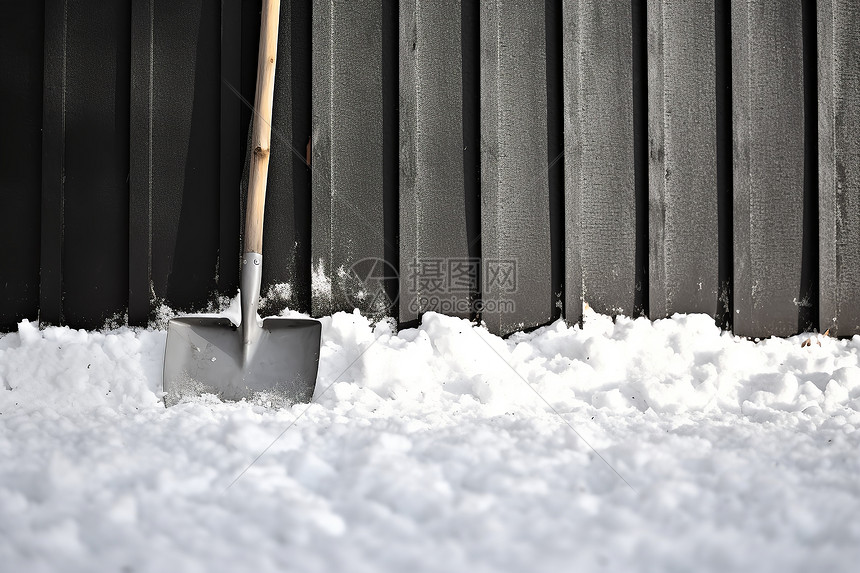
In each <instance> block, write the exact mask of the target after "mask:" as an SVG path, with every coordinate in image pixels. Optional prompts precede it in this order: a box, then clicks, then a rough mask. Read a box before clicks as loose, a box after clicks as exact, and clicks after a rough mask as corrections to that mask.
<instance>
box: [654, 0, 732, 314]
mask: <svg viewBox="0 0 860 573" xmlns="http://www.w3.org/2000/svg"><path fill="white" fill-rule="evenodd" d="M648 8H649V10H648V67H649V74H648V78H649V83H648V134H649V137H648V139H649V182H650V186H649V188H650V202H649V217H650V232H649V242H650V250H649V252H650V257H649V269H650V274H649V309H650V316H651V318H662V317H665V316H669V315H670V314H673V313H676V312H704V313H707V314H710V315H712V316H715V315H716V313H717V307H718V298H719V295H720V292H719V290H720V284H719V248H718V246H719V228H718V219H719V218H718V191H717V149H716V146H717V137H716V125H717V124H716V93H715V87H716V86H715V79H714V78H715V56H714V50H715V34H716V31H715V13H714V8H715V3H714V1H713V0H691V1H688V2H682V3H661V2H654V3H652V4H650V5H649V7H648Z"/></svg>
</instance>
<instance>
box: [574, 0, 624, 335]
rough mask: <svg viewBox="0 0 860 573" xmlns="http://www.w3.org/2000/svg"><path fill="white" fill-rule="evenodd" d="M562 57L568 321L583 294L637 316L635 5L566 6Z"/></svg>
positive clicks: (607, 309)
mask: <svg viewBox="0 0 860 573" xmlns="http://www.w3.org/2000/svg"><path fill="white" fill-rule="evenodd" d="M564 53H565V56H564V78H565V82H564V83H565V113H564V115H565V130H564V131H565V145H564V148H565V213H566V216H565V217H566V230H565V236H566V251H567V254H566V267H565V269H566V270H565V274H566V281H565V292H566V299H567V302H566V305H565V308H566V309H567V310H566V312H567V319H568V320H571V321H573V320H577V318H578V316H579V314H578V312H577V311H578V307H577V305H581V302H580V296H582V297H584V299H585V301H586V302H587V303H588V304H589V305H590V306H591V307H592V308H593V309H595V310H596V311H598V312H602V313H606V314H611V315H616V314H633V312H634V306H635V300H636V283H637V277H636V190H635V168H634V145H633V64H632V62H633V54H632V13H631V3H630V2H621V1H611V2H605V1H597V0H583V1H577V2H570V3H566V4H565V5H564ZM580 289H581V290H580ZM579 308H581V306H580V307H579Z"/></svg>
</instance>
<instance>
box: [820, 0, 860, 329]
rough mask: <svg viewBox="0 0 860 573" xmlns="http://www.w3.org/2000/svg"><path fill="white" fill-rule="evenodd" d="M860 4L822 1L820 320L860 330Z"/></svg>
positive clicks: (827, 325)
mask: <svg viewBox="0 0 860 573" xmlns="http://www.w3.org/2000/svg"><path fill="white" fill-rule="evenodd" d="M858 30H860V5H858V4H857V3H856V2H854V1H851V0H821V1H820V2H819V3H818V82H819V84H818V85H819V91H818V101H819V106H820V107H819V123H818V125H819V133H818V136H819V140H818V141H819V148H818V151H819V158H820V159H819V161H820V162H819V199H820V211H819V212H820V253H821V267H820V269H821V274H820V276H821V279H820V304H821V309H820V322H819V328H820V329H821V330H822V331H823V330H826V329H828V328H830V329H831V333H833V334H838V335H840V336H849V335H854V334H858V333H860V168H858V167H860V141H858V133H860V35H858Z"/></svg>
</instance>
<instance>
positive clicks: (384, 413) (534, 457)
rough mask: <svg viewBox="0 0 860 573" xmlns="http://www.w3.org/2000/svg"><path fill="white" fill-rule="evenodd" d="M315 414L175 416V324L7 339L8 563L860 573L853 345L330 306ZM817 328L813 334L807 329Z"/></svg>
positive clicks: (249, 406) (690, 322)
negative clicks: (168, 351)
mask: <svg viewBox="0 0 860 573" xmlns="http://www.w3.org/2000/svg"><path fill="white" fill-rule="evenodd" d="M323 324H324V326H323V348H322V355H321V363H320V375H319V380H318V384H317V390H316V398H315V403H314V404H312V405H310V406H309V405H306V404H297V405H293V406H292V407H289V408H283V409H277V408H272V407H268V406H266V405H265V404H259V403H256V404H255V403H232V404H222V403H220V402H218V401H217V400H214V399H213V398H211V397H209V398H208V399H207V398H206V397H203V398H200V399H198V400H195V401H191V402H186V403H182V404H180V405H178V406H176V407H173V408H170V409H165V408H164V406H163V404H162V403H161V402H160V401H159V400H160V395H161V373H160V369H161V361H162V353H163V351H164V342H165V332H164V331H163V330H141V331H132V330H128V329H118V330H111V331H105V332H84V331H74V330H69V329H65V328H48V329H46V330H41V331H40V330H39V329H37V328H36V327H35V326H34V325H32V324H30V323H27V322H24V323H22V324H21V325H20V327H19V332H18V333H14V334H9V335H6V336H4V337H2V339H0V379H2V386H3V387H5V390H4V389H3V388H2V387H0V460H2V462H0V570H2V571H3V572H17V571H63V572H75V571H82V572H83V571H122V572H131V571H134V572H141V571H152V572H163V571H201V572H212V571H240V570H242V571H261V572H262V571H301V572H314V571H338V572H340V571H344V572H346V571H348V572H356V573H357V572H362V571H368V572H370V571H374V572H375V571H391V572H404V571H408V572H409V573H418V572H421V571H445V572H459V571H468V572H482V571H516V572H524V571H529V572H537V571H564V572H569V571H613V572H614V571H679V572H690V571H720V572H722V571H756V572H767V571H774V572H785V571H804V572H806V571H828V572H835V571H855V570H856V569H855V567H856V566H857V565H856V564H857V563H858V562H860V432H858V431H857V428H858V427H860V338H857V337H856V338H855V339H853V340H842V341H840V340H834V339H830V338H824V337H822V338H820V339H816V340H817V341H813V343H812V344H811V345H809V346H806V347H801V342H802V341H803V340H804V339H805V338H808V337H809V336H808V335H807V336H803V337H795V338H791V339H788V340H766V341H762V342H758V343H754V342H751V341H746V340H742V339H738V338H734V337H732V336H731V335H729V334H725V333H720V332H719V331H718V330H717V329H716V328H715V326H714V324H713V321H712V320H711V319H709V318H707V317H704V316H678V317H675V318H673V319H669V320H661V321H658V322H656V323H653V324H652V323H650V322H648V321H646V320H644V319H639V320H629V319H624V318H621V319H618V321H617V322H616V323H614V324H613V322H612V321H611V320H610V319H608V318H606V317H602V316H598V315H595V314H589V315H588V316H587V318H586V322H585V327H584V329H580V328H570V327H567V326H565V325H564V324H563V323H556V324H554V325H552V326H549V327H546V328H543V329H541V330H539V331H536V332H533V333H530V334H523V335H515V336H512V337H510V338H509V339H506V340H502V339H500V338H497V337H495V336H492V335H490V334H488V333H487V332H486V331H485V330H483V329H480V328H475V327H473V326H472V325H470V324H469V323H468V322H466V321H462V320H458V319H454V318H448V317H444V316H439V315H433V314H430V315H427V316H425V318H424V322H423V326H422V327H421V328H419V329H414V330H406V331H403V332H400V333H399V334H393V333H392V332H391V330H390V328H389V327H388V326H387V325H386V324H385V323H380V324H378V325H376V326H373V325H371V324H369V323H368V321H367V320H365V319H364V318H362V317H361V316H359V315H355V314H345V313H340V314H336V315H334V316H333V317H328V318H325V319H324V320H323ZM818 342H820V343H821V344H820V346H819V344H818Z"/></svg>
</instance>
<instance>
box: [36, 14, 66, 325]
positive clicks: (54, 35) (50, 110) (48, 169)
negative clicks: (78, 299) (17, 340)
mask: <svg viewBox="0 0 860 573" xmlns="http://www.w3.org/2000/svg"><path fill="white" fill-rule="evenodd" d="M66 28H67V26H66V0H46V1H45V49H44V55H45V63H44V80H43V86H42V89H43V99H42V194H41V203H42V204H41V218H42V221H41V229H40V231H41V232H40V255H39V321H40V322H42V323H44V324H60V323H61V322H62V321H63V200H64V199H63V188H64V185H65V178H64V176H63V163H64V157H65V149H66V146H65V139H64V138H65V124H66V109H65V106H64V105H63V94H64V92H65V90H66V74H65V67H66Z"/></svg>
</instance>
